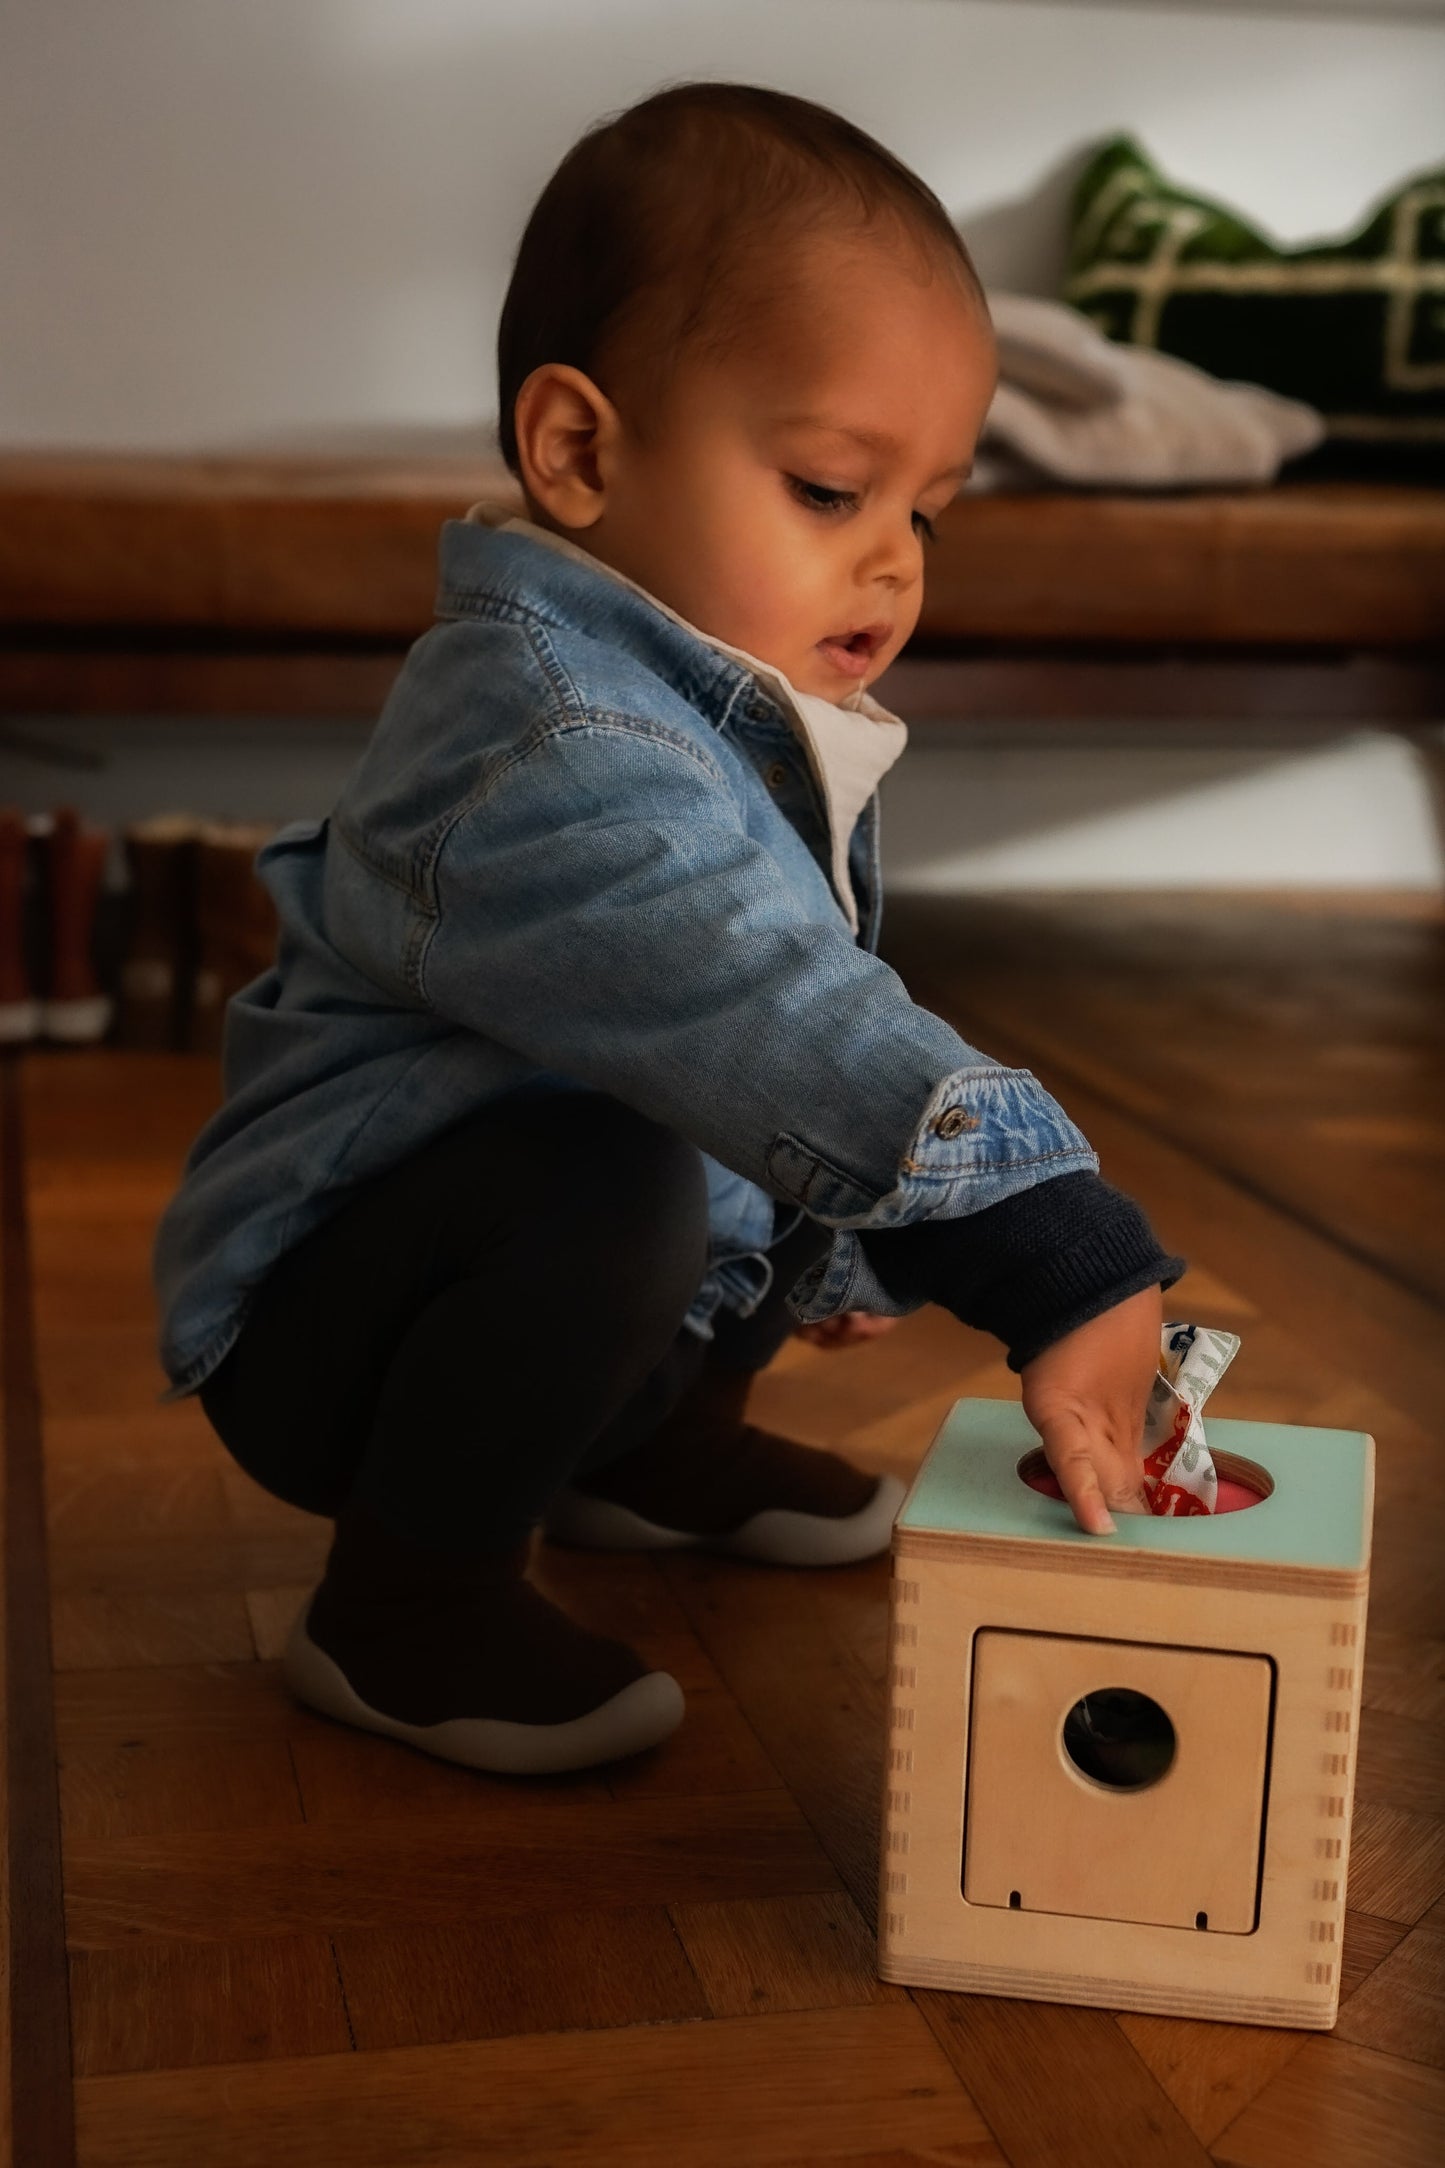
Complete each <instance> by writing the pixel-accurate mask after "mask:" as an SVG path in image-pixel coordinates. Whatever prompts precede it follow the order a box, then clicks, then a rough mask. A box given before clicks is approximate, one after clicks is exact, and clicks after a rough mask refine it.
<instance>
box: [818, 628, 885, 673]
mask: <svg viewBox="0 0 1445 2168" xmlns="http://www.w3.org/2000/svg"><path fill="white" fill-rule="evenodd" d="M889 629H890V628H889V627H888V626H887V625H859V626H857V627H856V628H855V629H854V630H853V631H851V632H834V633H830V634H829V635H828V637H827V639H826V640H820V641H819V642H818V650H819V652H820V654H821V655H822V656H823V657H824V659H825V660H826V661H827V662H830V663H831V664H832V666H833V668H834V669H835V670H839V671H841V672H842V673H843V675H844V676H845V677H862V676H863V675H864V673H865V672H866V671H867V669H868V667H869V665H870V664H871V662H872V661H873V658H874V656H875V655H876V654H877V653H878V651H879V649H880V648H881V647H883V646H884V644H885V643H886V641H887V639H888V634H889Z"/></svg>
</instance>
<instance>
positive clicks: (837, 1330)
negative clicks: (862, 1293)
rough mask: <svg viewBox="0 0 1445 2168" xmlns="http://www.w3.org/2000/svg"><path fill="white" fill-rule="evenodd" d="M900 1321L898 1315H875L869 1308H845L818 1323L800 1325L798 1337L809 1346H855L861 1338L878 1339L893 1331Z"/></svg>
mask: <svg viewBox="0 0 1445 2168" xmlns="http://www.w3.org/2000/svg"><path fill="white" fill-rule="evenodd" d="M900 1322H901V1320H900V1319H898V1318H896V1317H873V1316H872V1315H870V1313H869V1312H868V1311H867V1310H844V1311H842V1312H841V1313H840V1314H839V1315H838V1316H837V1317H825V1318H823V1319H822V1320H821V1321H820V1322H819V1323H818V1324H816V1325H800V1326H799V1327H798V1338H799V1339H800V1340H806V1341H807V1343H808V1345H809V1347H826V1348H838V1347H854V1346H856V1345H857V1343H858V1341H860V1340H876V1339H877V1338H878V1335H879V1334H880V1333H881V1332H892V1330H893V1328H894V1326H895V1325H897V1324H899V1323H900Z"/></svg>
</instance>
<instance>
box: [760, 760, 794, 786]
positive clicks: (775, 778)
mask: <svg viewBox="0 0 1445 2168" xmlns="http://www.w3.org/2000/svg"><path fill="white" fill-rule="evenodd" d="M787 780H788V769H787V763H786V762H785V761H781V760H775V761H774V762H773V763H772V766H771V767H770V768H769V769H768V772H767V774H766V775H765V776H764V777H763V781H764V782H765V783H766V784H767V786H768V789H769V790H781V789H782V787H783V785H784V784H785V783H786V782H787Z"/></svg>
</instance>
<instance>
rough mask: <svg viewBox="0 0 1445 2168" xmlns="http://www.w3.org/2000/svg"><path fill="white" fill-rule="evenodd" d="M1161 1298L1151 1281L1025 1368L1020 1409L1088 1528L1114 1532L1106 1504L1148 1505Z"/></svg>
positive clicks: (1122, 1508)
mask: <svg viewBox="0 0 1445 2168" xmlns="http://www.w3.org/2000/svg"><path fill="white" fill-rule="evenodd" d="M1163 1315H1164V1302H1163V1296H1162V1295H1161V1293H1160V1291H1159V1289H1158V1288H1157V1287H1146V1288H1145V1290H1144V1292H1143V1293H1142V1294H1140V1295H1130V1296H1129V1297H1128V1299H1127V1301H1124V1302H1121V1303H1119V1304H1118V1305H1117V1306H1116V1307H1115V1308H1114V1309H1112V1310H1106V1311H1105V1312H1104V1314H1103V1316H1102V1317H1095V1318H1091V1319H1090V1320H1089V1322H1088V1324H1087V1325H1080V1326H1079V1327H1078V1328H1077V1330H1076V1331H1074V1332H1071V1333H1066V1334H1065V1336H1064V1338H1063V1339H1062V1340H1056V1341H1055V1342H1054V1344H1053V1346H1052V1347H1046V1348H1045V1349H1044V1351H1043V1353H1042V1354H1041V1355H1036V1356H1035V1357H1034V1359H1033V1361H1032V1362H1031V1363H1025V1365H1024V1371H1023V1387H1024V1413H1025V1414H1026V1415H1027V1416H1028V1419H1029V1421H1030V1422H1031V1423H1032V1424H1033V1426H1034V1428H1035V1430H1036V1431H1037V1432H1038V1434H1039V1436H1040V1437H1041V1438H1042V1439H1043V1441H1044V1452H1045V1454H1046V1455H1047V1457H1048V1463H1049V1466H1050V1467H1051V1468H1052V1469H1053V1471H1054V1474H1055V1475H1056V1476H1057V1477H1058V1479H1059V1487H1060V1489H1061V1490H1062V1491H1063V1494H1064V1496H1065V1497H1066V1498H1067V1499H1068V1501H1069V1504H1070V1505H1071V1506H1072V1507H1073V1509H1074V1519H1075V1520H1076V1521H1077V1522H1078V1524H1079V1526H1080V1527H1081V1528H1083V1529H1086V1530H1087V1531H1088V1533H1089V1534H1090V1535H1091V1536H1107V1535H1112V1533H1113V1530H1114V1522H1113V1519H1112V1516H1111V1515H1110V1512H1109V1508H1110V1507H1111V1506H1113V1507H1114V1508H1115V1509H1116V1510H1117V1511H1119V1512H1121V1513H1147V1512H1148V1510H1149V1501H1148V1499H1147V1498H1146V1497H1145V1495H1144V1458H1143V1441H1144V1410H1145V1407H1146V1405H1147V1403H1148V1399H1149V1390H1150V1387H1151V1386H1152V1384H1153V1382H1154V1373H1155V1371H1156V1370H1157V1369H1158V1367H1159V1331H1160V1325H1161V1323H1162V1320H1163Z"/></svg>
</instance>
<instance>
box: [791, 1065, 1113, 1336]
mask: <svg viewBox="0 0 1445 2168" xmlns="http://www.w3.org/2000/svg"><path fill="white" fill-rule="evenodd" d="M1098 1164H1099V1162H1098V1159H1097V1157H1096V1156H1095V1154H1094V1151H1093V1149H1092V1148H1091V1146H1090V1144H1089V1142H1088V1139H1087V1138H1086V1137H1085V1136H1084V1134H1083V1132H1082V1131H1081V1130H1080V1129H1078V1128H1077V1127H1076V1126H1075V1124H1074V1123H1073V1122H1071V1121H1070V1120H1069V1117H1068V1116H1067V1114H1065V1112H1064V1110H1063V1108H1062V1107H1061V1106H1060V1105H1059V1104H1058V1102H1057V1101H1056V1100H1055V1099H1053V1098H1051V1097H1050V1095H1049V1094H1048V1092H1046V1091H1045V1090H1044V1088H1043V1086H1042V1085H1041V1084H1040V1083H1039V1082H1038V1080H1037V1078H1036V1077H1034V1076H1032V1075H1031V1074H1030V1073H1029V1071H1028V1070H1027V1069H1002V1068H999V1067H997V1066H996V1065H994V1064H988V1065H979V1066H977V1067H973V1068H967V1069H956V1070H954V1071H953V1073H952V1074H951V1075H949V1076H947V1077H945V1078H944V1079H943V1081H942V1083H940V1084H939V1085H938V1086H937V1087H936V1088H935V1089H934V1091H933V1092H932V1094H931V1095H930V1097H929V1100H928V1103H927V1105H926V1106H925V1107H924V1109H923V1112H922V1115H921V1116H920V1118H919V1121H918V1123H917V1126H916V1127H915V1129H914V1131H913V1134H912V1136H911V1137H910V1138H909V1140H908V1143H907V1145H906V1146H905V1148H904V1150H903V1152H902V1154H901V1156H900V1158H899V1162H898V1171H897V1179H896V1181H895V1183H894V1186H893V1188H892V1189H891V1190H888V1191H887V1192H885V1193H884V1194H883V1195H882V1196H870V1195H869V1194H868V1192H867V1191H866V1190H864V1189H863V1188H862V1187H861V1186H860V1184H859V1183H858V1181H857V1179H856V1177H854V1176H850V1175H849V1174H848V1173H846V1172H845V1170H844V1169H842V1168H841V1167H839V1166H837V1165H835V1164H833V1163H832V1162H830V1161H829V1160H827V1159H824V1158H823V1157H822V1156H821V1155H820V1154H819V1153H818V1152H816V1151H814V1150H811V1149H810V1148H809V1147H808V1146H807V1145H806V1144H804V1143H803V1142H802V1141H801V1140H800V1139H799V1138H797V1137H793V1136H787V1135H784V1136H780V1137H778V1138H776V1139H775V1140H774V1144H773V1148H772V1151H771V1153H770V1154H769V1158H768V1178H769V1182H770V1184H771V1185H772V1186H774V1187H775V1188H776V1189H777V1190H778V1191H780V1192H781V1193H782V1194H784V1195H786V1196H788V1197H791V1198H792V1199H793V1200H794V1201H795V1202H797V1203H798V1204H801V1205H802V1206H803V1207H804V1209H805V1210H806V1211H807V1212H809V1213H810V1214H811V1216H812V1217H813V1218H814V1219H817V1220H821V1221H823V1222H824V1223H825V1224H831V1225H832V1226H833V1227H835V1228H836V1229H837V1230H838V1232H837V1234H836V1236H835V1239H834V1242H833V1247H832V1250H831V1252H830V1253H829V1255H828V1256H826V1257H824V1258H822V1259H820V1260H819V1262H818V1263H817V1264H816V1265H814V1266H812V1267H811V1268H810V1270H809V1271H808V1272H806V1273H805V1274H804V1275H803V1277H802V1279H801V1280H800V1281H799V1282H798V1285H797V1286H796V1288H795V1289H794V1290H793V1293H792V1295H791V1297H790V1307H791V1308H792V1310H793V1312H794V1315H795V1316H796V1317H797V1318H798V1319H799V1320H800V1321H801V1322H803V1323H813V1322H815V1321H817V1320H820V1319H823V1318H828V1317H836V1316H837V1315H838V1314H839V1313H840V1312H841V1311H844V1310H867V1311H870V1312H872V1314H873V1315H875V1316H878V1317H903V1316H906V1315H907V1314H908V1313H909V1312H910V1311H912V1310H916V1309H917V1308H919V1306H920V1300H921V1298H913V1299H910V1298H900V1297H897V1296H894V1295H891V1294H890V1293H889V1292H888V1290H887V1289H886V1288H885V1287H884V1286H883V1283H882V1281H881V1280H880V1279H879V1278H878V1276H877V1274H876V1273H875V1272H874V1271H873V1269H872V1267H871V1265H870V1264H869V1262H868V1259H867V1257H866V1255H865V1254H864V1250H863V1246H862V1244H861V1243H860V1242H859V1241H858V1239H857V1236H856V1234H855V1233H854V1232H853V1230H854V1229H855V1228H860V1227H868V1228H882V1227H905V1226H911V1225H914V1224H915V1223H916V1222H918V1221H920V1220H929V1219H961V1218H963V1217H965V1216H966V1215H967V1214H969V1213H971V1212H980V1211H982V1210H983V1209H984V1208H985V1207H986V1206H988V1205H992V1204H998V1203H999V1202H1000V1201H1001V1200H1002V1199H1003V1198H1005V1197H1011V1196H1014V1195H1016V1194H1018V1192H1020V1191H1021V1190H1025V1189H1031V1188H1033V1186H1034V1185H1035V1184H1036V1183H1038V1182H1046V1181H1049V1180H1051V1179H1052V1178H1053V1177H1054V1176H1055V1175H1060V1174H1078V1173H1093V1172H1096V1171H1097V1168H1098Z"/></svg>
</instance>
